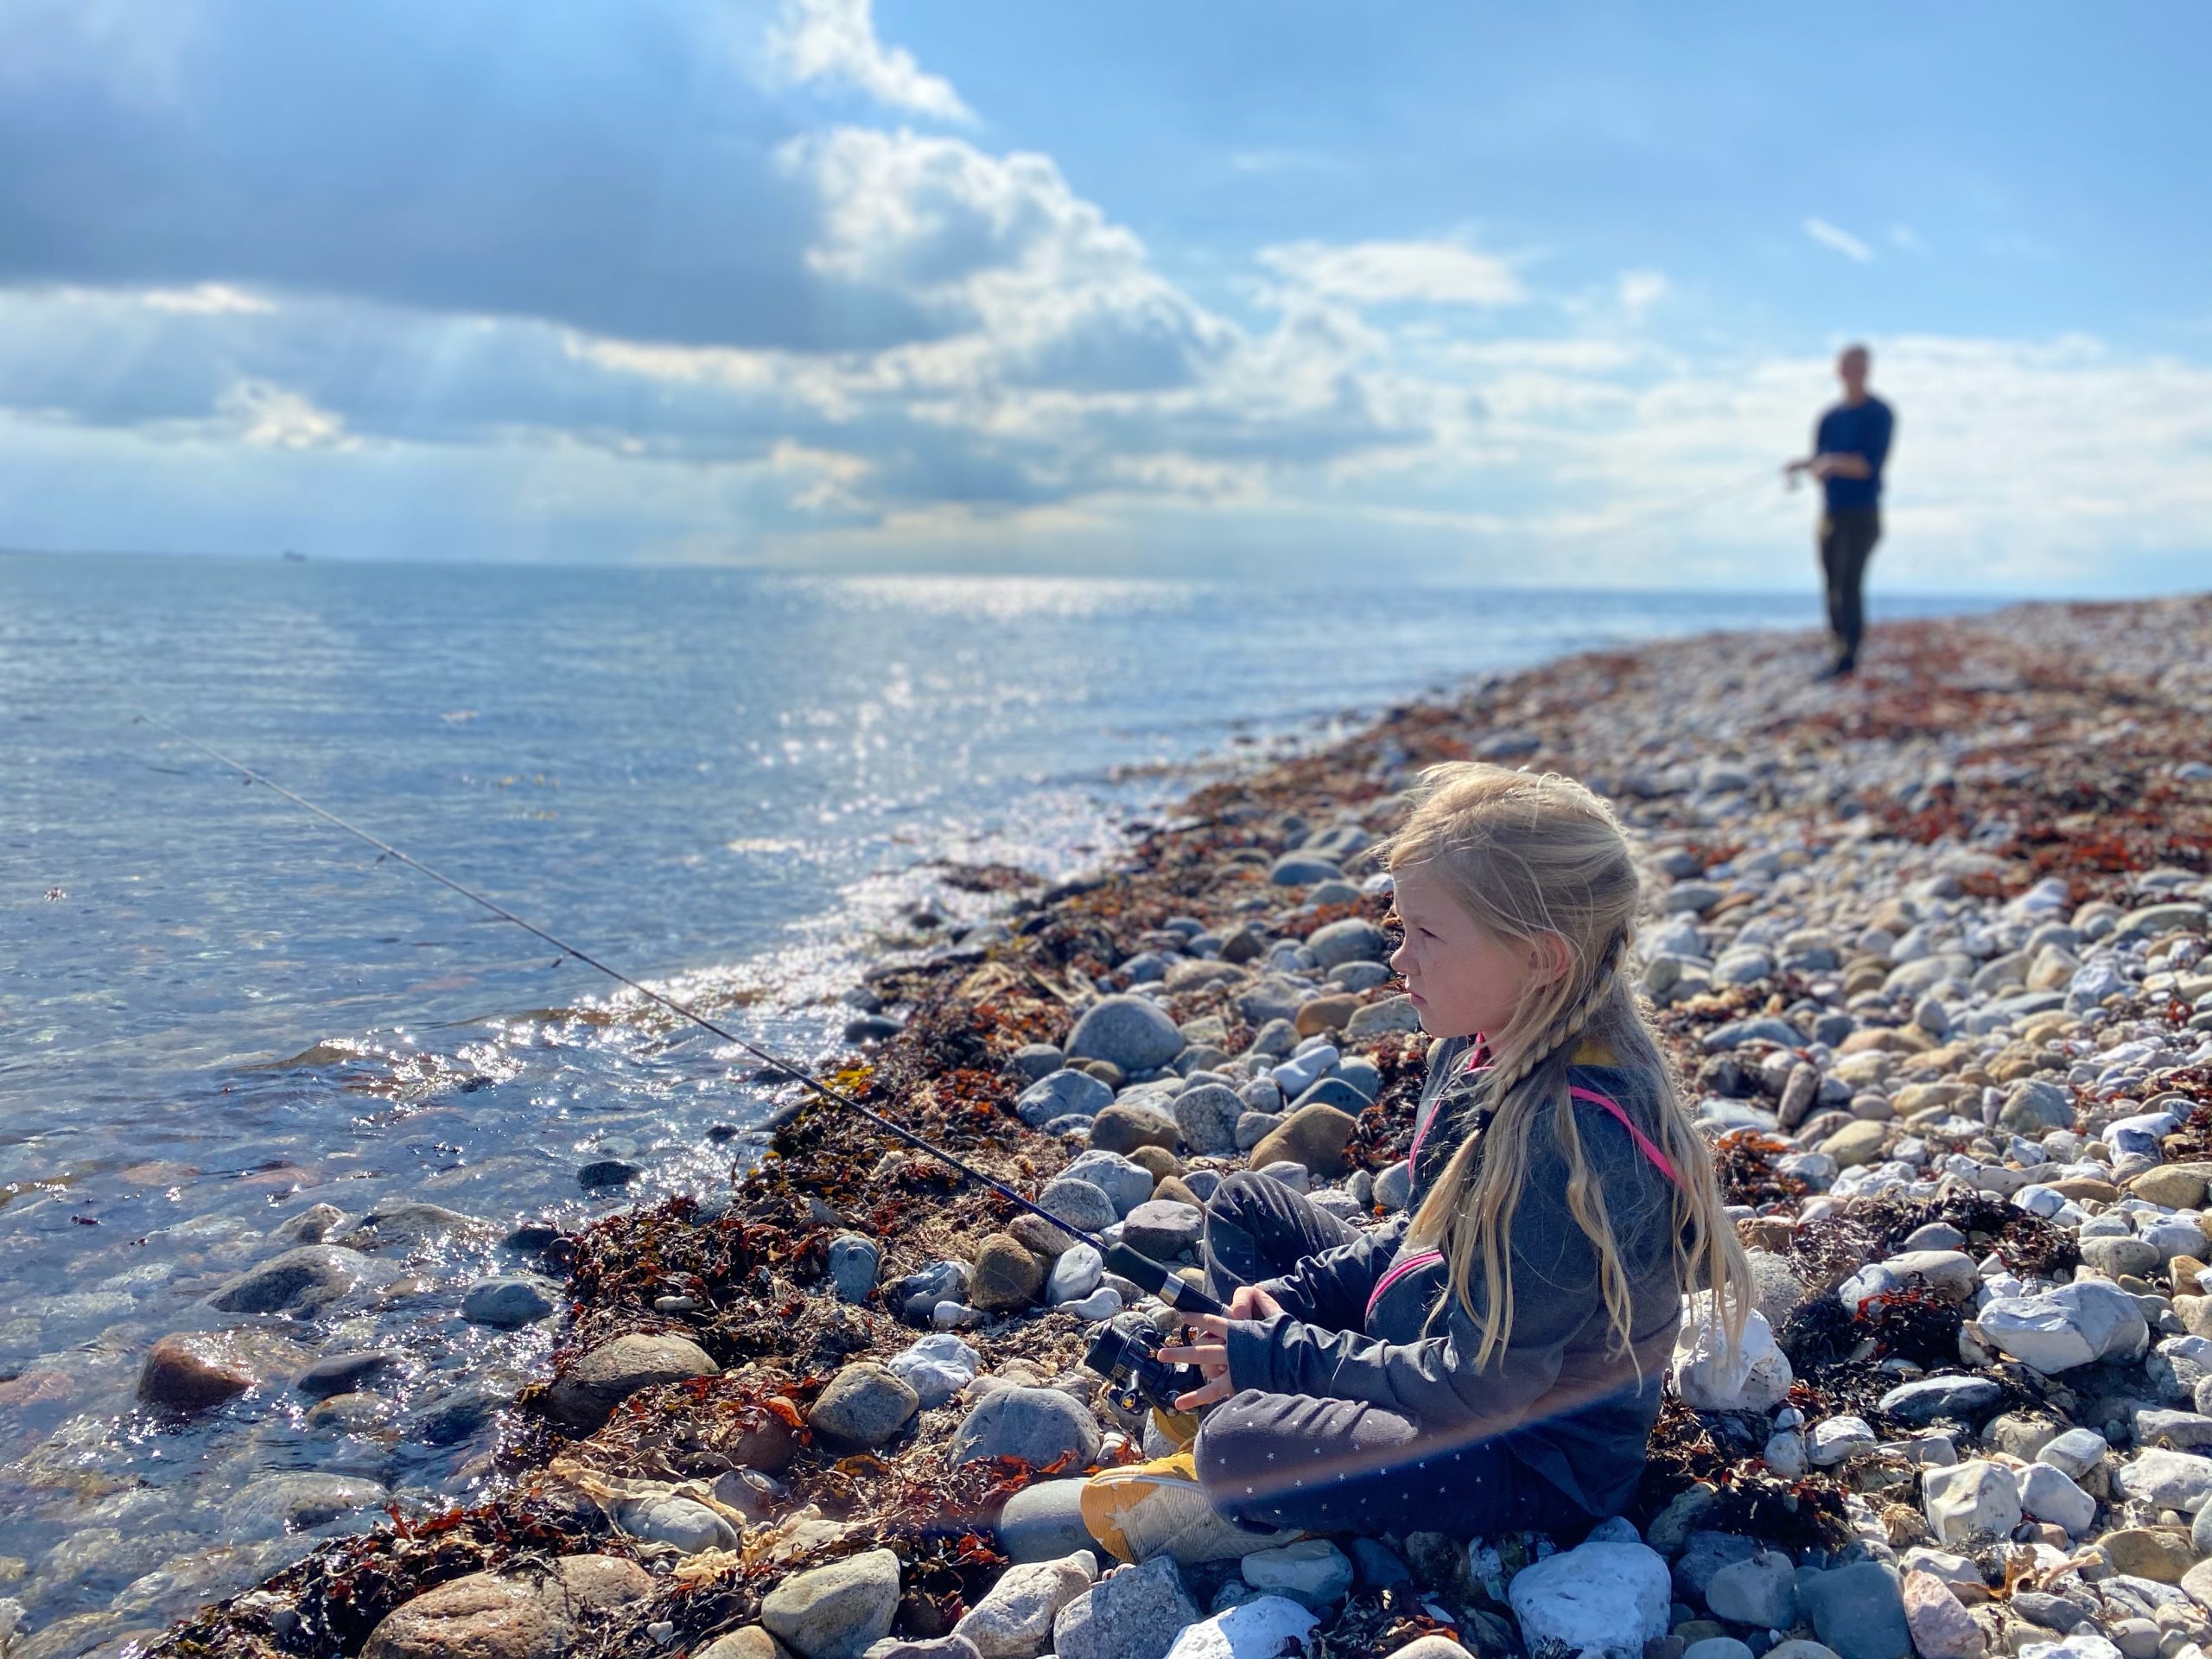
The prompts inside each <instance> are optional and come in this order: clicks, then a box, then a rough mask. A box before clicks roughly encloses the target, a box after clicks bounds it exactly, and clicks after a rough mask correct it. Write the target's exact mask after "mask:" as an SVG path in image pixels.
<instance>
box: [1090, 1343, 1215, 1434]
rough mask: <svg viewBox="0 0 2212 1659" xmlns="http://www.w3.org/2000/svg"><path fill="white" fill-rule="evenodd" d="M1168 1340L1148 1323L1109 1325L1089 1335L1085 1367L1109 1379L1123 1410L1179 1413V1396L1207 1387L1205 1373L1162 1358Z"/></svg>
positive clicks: (1108, 1384)
mask: <svg viewBox="0 0 2212 1659" xmlns="http://www.w3.org/2000/svg"><path fill="white" fill-rule="evenodd" d="M1166 1342H1167V1338H1166V1337H1164V1336H1162V1335H1161V1334H1160V1332H1158V1331H1157V1330H1155V1329H1154V1327H1152V1326H1151V1325H1133V1326H1131V1327H1130V1328H1128V1329H1116V1327H1115V1326H1114V1325H1105V1326H1103V1327H1102V1328H1101V1329H1100V1331H1099V1332H1098V1334H1097V1335H1096V1336H1095V1337H1093V1338H1091V1339H1090V1349H1089V1351H1087V1352H1085V1353H1084V1357H1083V1363H1084V1369H1085V1370H1090V1371H1095V1372H1096V1373H1097V1374H1098V1375H1099V1376H1103V1377H1104V1378H1105V1379H1106V1395H1107V1397H1108V1398H1109V1400H1111V1401H1112V1402H1114V1404H1115V1405H1116V1407H1117V1408H1120V1409H1121V1410H1122V1411H1128V1412H1136V1411H1141V1410H1143V1409H1144V1408H1145V1407H1147V1406H1155V1407H1157V1408H1159V1409H1160V1410H1161V1411H1162V1412H1165V1413H1166V1414H1169V1415H1170V1416H1174V1415H1179V1414H1180V1413H1179V1408H1178V1407H1177V1406H1176V1404H1175V1402H1176V1400H1177V1398H1178V1397H1179V1396H1180V1395H1185V1394H1188V1393H1190V1392H1191V1390H1192V1389H1198V1388H1203V1387H1205V1374H1204V1373H1202V1372H1201V1371H1200V1370H1198V1367H1197V1366H1195V1365H1170V1364H1169V1363H1167V1362H1166V1360H1164V1359H1162V1358H1160V1349H1161V1348H1162V1347H1163V1346H1165V1345H1166Z"/></svg>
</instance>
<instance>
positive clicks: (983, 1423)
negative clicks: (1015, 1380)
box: [945, 1387, 1098, 1469]
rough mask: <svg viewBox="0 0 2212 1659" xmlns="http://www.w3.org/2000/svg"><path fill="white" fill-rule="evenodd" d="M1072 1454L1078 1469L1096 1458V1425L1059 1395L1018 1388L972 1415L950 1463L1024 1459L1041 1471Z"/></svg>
mask: <svg viewBox="0 0 2212 1659" xmlns="http://www.w3.org/2000/svg"><path fill="white" fill-rule="evenodd" d="M1070 1453H1073V1454H1074V1457H1075V1466H1076V1467H1077V1468H1082V1467H1084V1465H1088V1464H1090V1463H1091V1462H1092V1461H1094V1460H1095V1459H1096V1458H1097V1456H1098V1422H1097V1420H1096V1418H1094V1417H1092V1416H1091V1414H1090V1410H1089V1409H1088V1408H1085V1407H1084V1406H1083V1405H1081V1404H1079V1403H1078V1402H1076V1401H1074V1400H1072V1399H1071V1398H1069V1397H1068V1396H1067V1395H1065V1394H1062V1393H1061V1392H1060V1391H1059V1390H1058V1389H1032V1388H1019V1387H1017V1388H1010V1389H998V1390H996V1391H995V1392H994V1393H992V1394H989V1395H985V1396H984V1397H983V1398H982V1400H980V1401H978V1402H976V1405H975V1406H974V1407H973V1408H970V1409H969V1413H968V1415H967V1416H966V1418H964V1419H963V1421H962V1422H961V1425H960V1427H959V1429H958V1430H957V1432H956V1433H954V1435H953V1437H952V1445H951V1446H950V1449H949V1450H948V1451H947V1452H946V1455H945V1460H946V1462H948V1463H950V1464H954V1465H958V1464H963V1463H969V1462H974V1461H976V1460H977V1459H988V1458H1020V1459H1022V1461H1024V1462H1025V1463H1027V1464H1028V1465H1030V1466H1031V1467H1032V1468H1036V1469H1041V1468H1043V1467H1044V1466H1045V1465H1047V1464H1051V1463H1055V1462H1058V1460H1059V1459H1062V1458H1064V1457H1066V1456H1068V1455H1069V1454H1070Z"/></svg>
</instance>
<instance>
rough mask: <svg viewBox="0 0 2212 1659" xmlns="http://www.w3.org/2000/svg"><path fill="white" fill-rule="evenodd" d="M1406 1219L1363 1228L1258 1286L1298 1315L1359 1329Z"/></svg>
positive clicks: (1319, 1322)
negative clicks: (1372, 1229)
mask: <svg viewBox="0 0 2212 1659" xmlns="http://www.w3.org/2000/svg"><path fill="white" fill-rule="evenodd" d="M1405 1230H1406V1229H1405V1224H1404V1223H1403V1222H1402V1221H1401V1222H1399V1223H1397V1224H1395V1225H1392V1226H1389V1227H1384V1228H1381V1229H1379V1230H1376V1231H1375V1232H1372V1233H1364V1234H1362V1235H1361V1236H1359V1237H1357V1238H1355V1239H1353V1240H1352V1241H1351V1243H1346V1244H1339V1245H1338V1246H1337V1248H1336V1249H1333V1250H1324V1251H1323V1252H1322V1253H1321V1254H1320V1255H1309V1256H1307V1257H1306V1259H1305V1260H1304V1261H1302V1262H1300V1263H1299V1264H1298V1265H1297V1266H1296V1267H1295V1268H1292V1269H1291V1270H1290V1271H1289V1272H1288V1273H1286V1274H1283V1276H1282V1277H1281V1278H1280V1279H1270V1280H1268V1281H1266V1282H1265V1283H1263V1284H1262V1285H1261V1286H1260V1288H1261V1289H1262V1290H1264V1291H1266V1292H1267V1293H1268V1295H1270V1296H1272V1297H1274V1299H1275V1300H1276V1301H1277V1302H1278V1303H1280V1304H1281V1307H1282V1311H1283V1312H1284V1313H1287V1314H1288V1315H1290V1317H1291V1318H1293V1319H1299V1320H1302V1321H1304V1322H1306V1323H1307V1324H1310V1325H1320V1326H1322V1327H1323V1328H1324V1329H1326V1330H1332V1331H1342V1330H1346V1329H1351V1330H1357V1329H1358V1327H1359V1326H1360V1325H1361V1324H1362V1323H1363V1321H1364V1319H1365V1318H1366V1314H1367V1299H1368V1297H1369V1296H1370V1294H1373V1292H1374V1289H1375V1281H1376V1280H1378V1279H1380V1278H1381V1277H1382V1276H1383V1270H1384V1269H1385V1268H1388V1267H1389V1265H1390V1258H1391V1257H1392V1256H1393V1255H1396V1254H1397V1249H1398V1241H1399V1240H1400V1239H1401V1238H1402V1237H1403V1236H1404V1235H1405Z"/></svg>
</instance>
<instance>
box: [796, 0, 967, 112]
mask: <svg viewBox="0 0 2212 1659" xmlns="http://www.w3.org/2000/svg"><path fill="white" fill-rule="evenodd" d="M768 52H769V57H770V60H772V62H774V63H775V64H776V65H777V66H778V67H779V68H780V69H781V71H782V72H783V73H784V74H785V77H787V78H788V79H790V80H791V81H793V82H797V83H801V84H804V83H805V82H809V81H817V80H827V81H836V82H842V83H843V84H844V85H846V86H851V87H853V88H855V90H857V91H859V92H865V93H867V94H868V97H870V98H872V99H875V101H876V102H877V103H879V104H882V105H887V106H889V107H890V108H892V109H895V110H910V111H912V112H913V113H915V114H916V115H929V116H935V117H937V118H938V119H940V120H945V121H970V120H973V119H974V118H975V115H974V111H971V110H969V107H968V106H967V105H965V104H964V103H963V102H962V101H961V99H960V94H959V93H957V92H955V91H953V89H952V83H951V82H950V81H949V80H947V79H944V77H943V76H941V75H932V74H927V73H924V72H923V70H922V68H921V67H920V66H919V65H918V64H917V63H916V62H915V61H914V55H913V54H912V53H911V52H909V51H907V50H906V48H904V47H886V46H885V45H884V44H883V42H882V41H880V40H878V39H877V38H876V35H875V19H874V15H873V11H872V8H871V6H870V3H869V0H784V10H783V15H782V16H781V18H780V19H779V21H778V22H777V23H776V24H775V25H774V26H773V27H772V28H771V29H770V30H769V32H768Z"/></svg>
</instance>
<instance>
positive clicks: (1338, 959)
mask: <svg viewBox="0 0 2212 1659" xmlns="http://www.w3.org/2000/svg"><path fill="white" fill-rule="evenodd" d="M1306 949H1307V950H1311V951H1312V952H1313V960H1314V961H1315V962H1317V963H1319V964H1320V965H1321V966H1322V968H1324V969H1330V968H1336V967H1340V966H1342V965H1343V964H1344V963H1347V962H1380V961H1382V960H1383V957H1387V956H1389V954H1390V936H1389V934H1387V933H1385V932H1384V931H1383V930H1382V929H1381V928H1379V927H1377V926H1376V925H1375V924H1374V923H1372V922H1370V921H1368V920H1366V919H1365V918H1363V917H1358V916H1353V917H1350V918H1346V919H1345V920H1344V921H1341V922H1331V923H1330V924H1329V925H1327V926H1326V927H1317V928H1315V929H1314V930H1313V931H1312V932H1311V933H1309V934H1307V935H1306Z"/></svg>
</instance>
